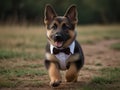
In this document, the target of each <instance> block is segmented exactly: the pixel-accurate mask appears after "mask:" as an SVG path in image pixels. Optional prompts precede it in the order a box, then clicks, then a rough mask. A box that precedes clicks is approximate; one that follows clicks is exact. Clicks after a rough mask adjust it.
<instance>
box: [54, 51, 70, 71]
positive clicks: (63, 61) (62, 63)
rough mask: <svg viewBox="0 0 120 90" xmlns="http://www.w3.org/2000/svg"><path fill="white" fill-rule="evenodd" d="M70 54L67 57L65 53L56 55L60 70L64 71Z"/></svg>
mask: <svg viewBox="0 0 120 90" xmlns="http://www.w3.org/2000/svg"><path fill="white" fill-rule="evenodd" d="M70 55H71V54H69V55H67V54H65V53H62V52H60V53H59V54H56V55H55V56H56V58H57V59H58V60H59V64H60V68H61V69H62V70H66V69H67V68H66V60H67V59H68V58H69V57H70Z"/></svg>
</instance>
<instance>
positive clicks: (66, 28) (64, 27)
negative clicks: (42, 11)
mask: <svg viewBox="0 0 120 90" xmlns="http://www.w3.org/2000/svg"><path fill="white" fill-rule="evenodd" d="M62 29H63V30H68V29H70V27H69V25H66V24H63V26H62Z"/></svg>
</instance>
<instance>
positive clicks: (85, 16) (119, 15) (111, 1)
mask: <svg viewBox="0 0 120 90" xmlns="http://www.w3.org/2000/svg"><path fill="white" fill-rule="evenodd" d="M47 3H49V4H51V5H53V6H54V7H55V10H56V11H57V13H58V15H64V13H65V11H66V9H67V8H68V7H69V6H70V5H71V4H76V6H77V9H78V19H79V24H91V23H102V24H109V23H119V22H120V0H0V22H1V23H4V22H5V23H6V22H10V23H11V22H13V23H24V22H26V23H34V24H40V23H41V24H43V17H44V7H45V5H46V4H47Z"/></svg>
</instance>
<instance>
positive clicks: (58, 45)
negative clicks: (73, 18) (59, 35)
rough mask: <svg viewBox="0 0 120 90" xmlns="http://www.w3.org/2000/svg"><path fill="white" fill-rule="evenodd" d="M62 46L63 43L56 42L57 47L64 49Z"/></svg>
mask: <svg viewBox="0 0 120 90" xmlns="http://www.w3.org/2000/svg"><path fill="white" fill-rule="evenodd" d="M62 45H63V42H55V46H56V47H62Z"/></svg>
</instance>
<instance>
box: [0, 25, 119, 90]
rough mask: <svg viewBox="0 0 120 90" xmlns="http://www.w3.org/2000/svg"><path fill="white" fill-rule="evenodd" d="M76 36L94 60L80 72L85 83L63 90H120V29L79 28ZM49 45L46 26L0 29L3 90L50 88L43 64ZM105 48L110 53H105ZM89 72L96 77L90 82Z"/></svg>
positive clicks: (0, 61)
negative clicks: (46, 48)
mask: <svg viewBox="0 0 120 90" xmlns="http://www.w3.org/2000/svg"><path fill="white" fill-rule="evenodd" d="M77 35H78V36H77V40H78V41H79V42H80V43H81V45H82V47H83V50H84V52H85V57H86V59H88V58H90V59H91V58H93V60H94V61H93V62H92V63H91V61H89V60H86V63H85V65H84V68H83V69H82V70H81V71H82V74H80V77H82V78H83V79H82V78H80V80H79V81H84V82H85V84H81V83H79V82H78V83H77V84H75V85H71V84H69V85H68V86H69V87H64V83H63V86H62V87H61V88H62V89H63V88H65V90H108V89H109V90H113V89H114V90H119V89H120V86H119V85H120V78H119V77H120V67H119V65H120V26H119V25H111V26H99V25H93V26H78V27H77ZM109 42H110V43H109ZM46 43H47V39H46V30H45V28H44V27H39V26H0V89H3V90H6V89H9V88H12V90H13V89H17V88H21V89H23V88H26V87H28V88H31V89H34V88H43V89H47V88H48V89H49V86H48V85H49V77H48V73H47V70H46V69H45V68H44V64H43V62H44V54H45V51H44V48H45V45H46ZM99 43H100V44H99ZM99 45H101V49H100V48H99ZM93 46H94V47H95V49H93V50H92V51H90V50H89V48H91V47H93ZM102 46H103V48H102ZM87 48H88V49H87ZM104 48H105V50H106V49H107V50H106V51H104ZM99 49H100V50H101V51H99ZM106 52H107V53H106ZM114 53H116V54H115V55H114ZM91 54H92V55H91ZM111 55H113V56H111ZM107 56H110V57H108V59H111V62H109V61H105V60H106V58H107ZM114 60H117V62H116V61H114ZM107 62H108V63H107ZM107 64H108V66H107ZM109 65H110V67H109ZM93 66H94V67H93ZM92 67H93V68H92ZM89 72H90V73H91V72H92V74H93V75H92V76H91V77H89V78H90V79H89V81H88V80H87V78H88V77H87V76H85V75H86V73H88V75H89ZM73 86H75V87H73ZM48 89H47V90H48Z"/></svg>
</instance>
